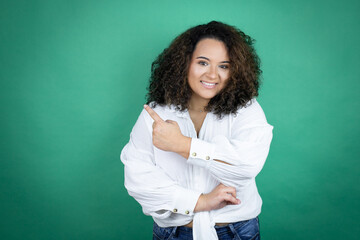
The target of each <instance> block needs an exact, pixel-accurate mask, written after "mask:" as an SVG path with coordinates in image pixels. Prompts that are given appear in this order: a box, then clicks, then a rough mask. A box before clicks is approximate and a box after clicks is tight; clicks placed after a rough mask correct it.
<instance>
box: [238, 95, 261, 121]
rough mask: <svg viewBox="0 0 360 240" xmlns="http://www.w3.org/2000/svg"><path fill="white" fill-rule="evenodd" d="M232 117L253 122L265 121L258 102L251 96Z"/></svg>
mask: <svg viewBox="0 0 360 240" xmlns="http://www.w3.org/2000/svg"><path fill="white" fill-rule="evenodd" d="M234 118H235V119H237V121H240V122H243V123H244V122H251V123H253V124H256V123H263V122H267V120H266V117H265V113H264V111H263V109H262V107H261V106H260V104H259V102H258V101H257V100H256V99H255V98H253V99H251V100H250V101H249V102H248V103H247V104H246V106H245V107H242V108H239V109H238V110H237V112H236V114H234Z"/></svg>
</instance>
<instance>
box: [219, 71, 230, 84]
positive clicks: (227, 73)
mask: <svg viewBox="0 0 360 240" xmlns="http://www.w3.org/2000/svg"><path fill="white" fill-rule="evenodd" d="M220 77H221V79H222V81H223V82H227V80H228V79H229V78H230V73H229V72H228V71H227V72H222V73H221V75H220Z"/></svg>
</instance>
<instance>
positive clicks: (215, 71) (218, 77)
mask: <svg viewBox="0 0 360 240" xmlns="http://www.w3.org/2000/svg"><path fill="white" fill-rule="evenodd" d="M229 67H230V63H229V56H228V52H227V49H226V46H225V44H224V43H223V42H221V41H218V40H215V39H210V38H205V39H203V40H201V41H199V42H198V43H197V45H196V47H195V50H194V52H193V54H192V58H191V62H190V66H189V72H188V83H189V85H190V88H191V90H192V91H193V93H192V96H191V99H190V102H193V103H194V101H195V102H200V101H201V102H203V103H205V104H207V103H208V102H209V101H210V99H211V98H213V97H214V96H216V95H217V94H218V93H219V92H220V91H221V90H222V89H223V88H224V87H225V84H226V82H227V80H228V78H229V76H230V69H229Z"/></svg>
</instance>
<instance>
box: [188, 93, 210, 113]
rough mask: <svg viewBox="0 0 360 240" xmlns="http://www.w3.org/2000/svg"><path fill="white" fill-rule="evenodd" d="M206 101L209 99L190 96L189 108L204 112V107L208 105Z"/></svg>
mask: <svg viewBox="0 0 360 240" xmlns="http://www.w3.org/2000/svg"><path fill="white" fill-rule="evenodd" d="M208 103H209V100H206V99H203V98H196V97H195V96H192V97H191V98H190V101H189V110H193V111H196V112H204V111H205V107H206V106H207V105H208Z"/></svg>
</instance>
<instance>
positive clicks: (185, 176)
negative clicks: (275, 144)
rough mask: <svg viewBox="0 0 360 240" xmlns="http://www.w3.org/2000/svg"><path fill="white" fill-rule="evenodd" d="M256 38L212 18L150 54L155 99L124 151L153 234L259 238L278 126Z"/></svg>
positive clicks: (128, 179) (129, 184)
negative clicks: (264, 89) (263, 89)
mask: <svg viewBox="0 0 360 240" xmlns="http://www.w3.org/2000/svg"><path fill="white" fill-rule="evenodd" d="M252 42H253V40H252V39H251V38H250V37H249V36H247V35H246V34H244V33H243V32H242V31H240V30H238V29H237V28H235V27H232V26H229V25H227V24H224V23H221V22H215V21H212V22H210V23H208V24H204V25H199V26H196V27H193V28H190V29H188V30H187V31H185V32H184V33H182V34H181V35H179V36H178V37H177V38H176V39H175V40H174V41H173V42H172V43H171V44H170V46H169V47H168V48H166V49H165V50H164V51H163V52H162V53H161V54H160V55H159V56H158V57H157V59H156V60H155V61H154V62H153V64H152V74H151V79H150V85H149V92H148V102H147V104H148V105H145V106H144V110H143V111H142V112H141V114H140V116H139V118H138V120H137V122H136V124H135V126H134V128H133V130H132V132H131V136H130V141H129V143H128V144H127V145H126V146H125V147H124V149H123V150H122V153H121V160H122V162H123V163H124V165H125V187H126V188H127V190H128V192H129V194H130V195H131V196H133V197H134V198H135V199H136V200H137V201H138V202H139V203H140V204H141V206H142V208H143V211H144V213H145V214H147V215H151V216H152V217H153V219H154V229H153V238H154V239H205V240H211V239H260V233H259V222H258V215H259V214H260V211H261V205H262V200H261V198H260V195H259V193H258V191H257V187H256V184H255V177H256V175H257V174H258V173H259V172H260V170H261V169H262V167H263V165H264V163H265V160H266V158H267V155H268V152H269V147H270V142H271V140H272V129H273V127H272V126H271V125H269V124H268V123H267V121H266V118H265V115H264V113H263V111H262V109H261V107H260V105H259V103H258V102H257V101H256V99H255V97H256V96H258V88H259V75H260V73H261V70H260V66H259V65H260V61H259V58H258V56H257V54H256V53H255V50H254V48H253V46H252Z"/></svg>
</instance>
